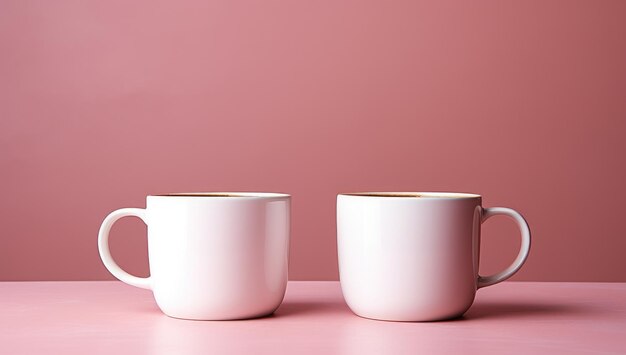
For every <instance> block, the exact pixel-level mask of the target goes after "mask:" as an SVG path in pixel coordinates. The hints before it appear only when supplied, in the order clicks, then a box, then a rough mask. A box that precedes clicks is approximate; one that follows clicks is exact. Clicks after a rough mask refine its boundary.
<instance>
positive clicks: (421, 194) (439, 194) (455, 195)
mask: <svg viewBox="0 0 626 355" xmlns="http://www.w3.org/2000/svg"><path fill="white" fill-rule="evenodd" d="M339 195H343V196H359V197H382V198H385V197H405V198H452V199H454V198H456V199H458V198H479V197H480V195H477V194H471V193H463V192H348V193H342V194H339Z"/></svg>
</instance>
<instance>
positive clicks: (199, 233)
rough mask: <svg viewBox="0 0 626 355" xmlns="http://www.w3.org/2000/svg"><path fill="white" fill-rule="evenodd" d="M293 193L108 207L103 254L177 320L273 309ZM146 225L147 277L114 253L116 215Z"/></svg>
mask: <svg viewBox="0 0 626 355" xmlns="http://www.w3.org/2000/svg"><path fill="white" fill-rule="evenodd" d="M289 215H290V197H289V195H285V194H275V193H239V192H236V193H231V192H227V193H192V194H169V195H156V196H148V197H147V208H146V209H142V208H123V209H120V210H117V211H114V212H111V213H110V214H109V215H108V216H107V217H106V218H105V219H104V221H103V222H102V226H101V227H100V233H99V235H98V248H99V251H100V257H101V258H102V261H103V263H104V265H105V266H106V268H107V269H108V270H109V271H110V272H111V273H112V274H113V276H115V277H117V278H118V279H120V280H121V281H124V282H126V283H128V284H130V285H133V286H137V287H141V288H146V289H150V290H152V292H153V293H154V297H155V299H156V302H157V304H158V306H159V308H161V310H162V311H163V312H164V313H165V314H167V315H169V316H171V317H176V318H185V319H199V320H200V319H201V320H227V319H244V318H254V317H260V316H264V315H268V314H271V313H273V312H274V310H276V308H278V306H279V305H280V303H281V302H282V300H283V296H284V294H285V289H286V286H287V264H288V257H289V229H290V221H289ZM126 216H135V217H139V218H140V219H142V220H143V221H144V222H145V223H146V224H147V225H148V256H149V263H150V277H148V278H140V277H136V276H133V275H130V274H128V273H127V272H125V271H124V270H122V269H121V268H120V267H119V266H118V265H117V264H116V263H115V261H114V260H113V258H112V256H111V253H110V251H109V244H108V240H109V231H110V230H111V227H112V226H113V224H114V223H115V221H116V220H118V219H120V218H122V217H126Z"/></svg>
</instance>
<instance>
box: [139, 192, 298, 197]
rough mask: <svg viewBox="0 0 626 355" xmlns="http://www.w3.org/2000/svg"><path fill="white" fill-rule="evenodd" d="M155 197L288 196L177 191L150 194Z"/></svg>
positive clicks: (258, 193) (269, 193)
mask: <svg viewBox="0 0 626 355" xmlns="http://www.w3.org/2000/svg"><path fill="white" fill-rule="evenodd" d="M150 196H155V197H239V198H242V197H243V198H251V197H253V198H254V197H256V198H277V197H282V198H286V197H290V196H289V195H288V194H283V193H274V192H179V193H167V194H156V195H150Z"/></svg>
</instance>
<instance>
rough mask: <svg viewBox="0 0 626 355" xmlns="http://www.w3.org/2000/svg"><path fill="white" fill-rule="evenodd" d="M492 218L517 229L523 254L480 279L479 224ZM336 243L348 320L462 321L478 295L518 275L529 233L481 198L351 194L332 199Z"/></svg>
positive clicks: (519, 221)
mask: <svg viewBox="0 0 626 355" xmlns="http://www.w3.org/2000/svg"><path fill="white" fill-rule="evenodd" d="M498 214H500V215H505V216H509V217H512V218H513V220H514V221H515V222H516V223H517V224H518V226H519V229H520V232H521V238H522V243H521V249H520V252H519V254H518V256H517V258H516V259H515V261H514V262H513V263H512V264H511V265H510V266H509V267H508V268H507V269H505V270H504V271H502V272H500V273H497V274H495V275H491V276H487V277H483V276H479V275H478V259H479V249H480V225H481V224H482V223H483V222H484V221H485V220H487V219H488V218H490V217H492V216H494V215H498ZM337 242H338V253H339V275H340V281H341V289H342V291H343V295H344V298H345V300H346V303H347V304H348V306H349V307H350V309H352V311H353V312H354V313H356V314H357V315H359V316H362V317H366V318H372V319H380V320H392V321H432V320H442V319H447V318H453V317H457V316H460V315H462V314H463V313H465V311H467V309H469V307H470V306H471V305H472V303H473V301H474V296H475V293H476V290H477V289H478V288H481V287H486V286H490V285H493V284H496V283H498V282H501V281H503V280H505V279H507V278H509V277H510V276H512V275H513V274H514V273H515V272H517V270H519V268H520V267H521V266H522V264H524V262H525V260H526V258H527V257H528V253H529V250H530V229H529V227H528V224H527V223H526V221H525V220H524V218H523V217H522V216H521V215H520V214H519V213H518V212H516V211H514V210H512V209H509V208H503V207H493V208H483V207H482V206H481V197H480V196H479V195H474V194H461V193H421V192H415V193H412V192H382V193H354V194H341V195H339V196H338V197H337Z"/></svg>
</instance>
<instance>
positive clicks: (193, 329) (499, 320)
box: [0, 282, 626, 355]
mask: <svg viewBox="0 0 626 355" xmlns="http://www.w3.org/2000/svg"><path fill="white" fill-rule="evenodd" d="M52 353H60V354H61V353H62V354H116V355H119V354H231V353H242V354H243V353H245V354H276V353H290V354H291V353H297V354H300V355H302V354H359V355H363V354H365V355H366V354H418V353H424V354H461V353H462V354H474V353H476V354H489V353H496V354H511V353H518V354H539V353H549V354H565V353H566V354H577V353H588V354H625V353H626V284H624V283H540V282H505V283H503V284H500V285H496V286H493V287H489V288H486V289H481V290H479V291H478V295H477V297H476V302H475V303H474V305H473V306H472V308H471V309H470V310H469V311H468V312H467V313H466V314H465V316H463V317H462V318H459V319H455V320H452V321H446V322H431V323H398V322H381V321H374V320H369V319H364V318H359V317H357V316H355V315H354V314H352V313H351V312H350V310H349V309H348V308H347V306H346V305H345V303H344V301H343V298H342V295H341V290H340V287H339V283H338V282H290V283H289V286H288V289H287V294H286V296H285V300H284V302H283V304H282V306H281V307H280V308H279V309H278V311H277V312H276V313H275V314H274V315H273V316H270V317H266V318H260V319H254V320H245V321H221V322H219V321H217V322H211V321H185V320H179V319H173V318H169V317H167V316H165V315H163V314H162V313H161V312H160V311H159V309H158V308H157V306H156V304H155V302H154V299H153V298H152V294H151V293H150V292H149V291H146V290H141V289H137V288H133V287H130V286H127V285H124V284H122V283H119V282H1V283H0V354H52Z"/></svg>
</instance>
